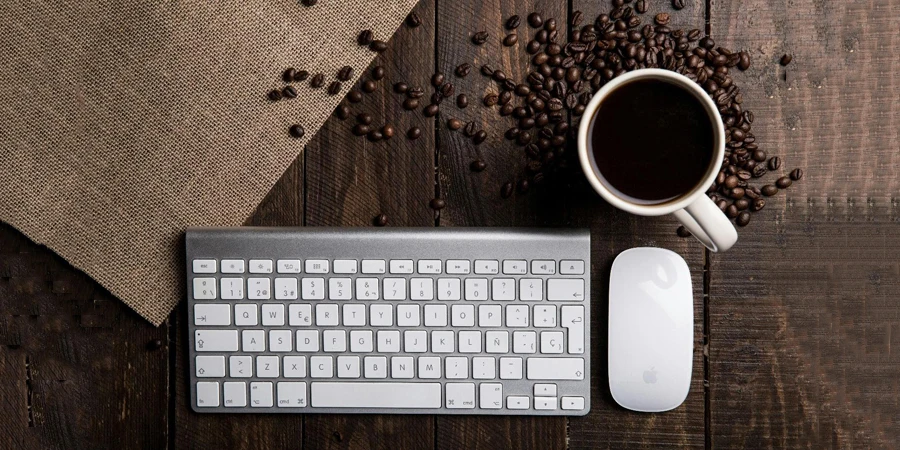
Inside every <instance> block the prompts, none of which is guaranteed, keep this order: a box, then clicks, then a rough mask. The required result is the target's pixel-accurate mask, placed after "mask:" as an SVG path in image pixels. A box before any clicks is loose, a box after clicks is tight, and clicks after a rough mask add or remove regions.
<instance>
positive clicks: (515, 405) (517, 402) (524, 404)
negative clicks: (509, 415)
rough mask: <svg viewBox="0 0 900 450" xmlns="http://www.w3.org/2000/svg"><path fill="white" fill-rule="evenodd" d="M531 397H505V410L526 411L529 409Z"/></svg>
mask: <svg viewBox="0 0 900 450" xmlns="http://www.w3.org/2000/svg"><path fill="white" fill-rule="evenodd" d="M530 403H531V397H525V396H523V395H510V396H509V397H506V409H528V408H530Z"/></svg>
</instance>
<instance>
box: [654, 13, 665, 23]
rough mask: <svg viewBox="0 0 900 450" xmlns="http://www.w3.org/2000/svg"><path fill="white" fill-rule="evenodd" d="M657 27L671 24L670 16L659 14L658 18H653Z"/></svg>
mask: <svg viewBox="0 0 900 450" xmlns="http://www.w3.org/2000/svg"><path fill="white" fill-rule="evenodd" d="M653 20H654V21H655V22H656V24H657V25H662V26H666V25H668V24H669V14H668V13H659V14H657V15H656V17H654V18H653Z"/></svg>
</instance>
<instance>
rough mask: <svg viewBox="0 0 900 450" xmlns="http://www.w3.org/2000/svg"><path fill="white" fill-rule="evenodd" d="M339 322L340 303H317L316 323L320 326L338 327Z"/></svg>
mask: <svg viewBox="0 0 900 450" xmlns="http://www.w3.org/2000/svg"><path fill="white" fill-rule="evenodd" d="M337 324H338V305H335V304H324V303H319V304H317V305H316V325H317V326H320V327H336V326H337Z"/></svg>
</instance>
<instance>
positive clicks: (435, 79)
mask: <svg viewBox="0 0 900 450" xmlns="http://www.w3.org/2000/svg"><path fill="white" fill-rule="evenodd" d="M442 84H444V74H442V73H440V72H437V73H435V74H434V75H432V76H431V85H432V86H434V87H439V86H440V85H442Z"/></svg>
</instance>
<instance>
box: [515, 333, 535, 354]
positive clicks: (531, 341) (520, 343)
mask: <svg viewBox="0 0 900 450" xmlns="http://www.w3.org/2000/svg"><path fill="white" fill-rule="evenodd" d="M536 340H537V334H535V332H534V331H515V332H513V353H535V352H536V351H537V349H536V346H535V341H536Z"/></svg>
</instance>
